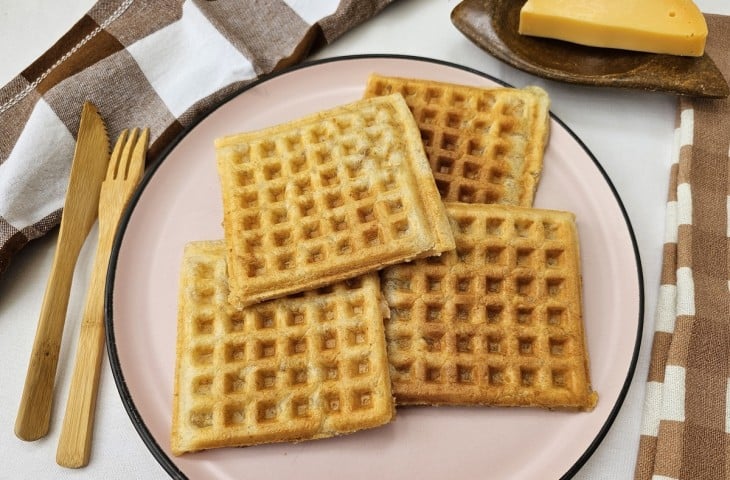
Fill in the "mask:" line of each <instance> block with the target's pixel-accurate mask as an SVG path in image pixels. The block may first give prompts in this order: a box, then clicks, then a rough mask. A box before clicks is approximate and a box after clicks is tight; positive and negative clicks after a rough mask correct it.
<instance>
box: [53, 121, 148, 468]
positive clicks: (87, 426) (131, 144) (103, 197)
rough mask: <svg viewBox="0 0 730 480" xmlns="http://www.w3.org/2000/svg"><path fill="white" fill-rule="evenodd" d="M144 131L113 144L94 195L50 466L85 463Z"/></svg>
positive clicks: (141, 165) (144, 142) (124, 135)
mask: <svg viewBox="0 0 730 480" xmlns="http://www.w3.org/2000/svg"><path fill="white" fill-rule="evenodd" d="M148 140H149V130H148V129H144V130H143V131H142V133H141V135H140V134H139V131H138V129H136V128H135V129H133V130H132V131H131V133H130V132H128V131H127V130H124V131H123V132H122V133H121V134H120V135H119V138H118V139H117V143H116V145H115V146H114V151H113V152H112V155H111V159H110V161H109V167H108V170H107V174H106V178H105V179H104V182H103V183H102V185H101V194H100V197H99V244H98V246H97V250H96V257H95V258H94V265H93V270H92V273H91V280H90V285H89V291H88V293H87V296H86V304H85V307H84V314H83V318H82V321H81V332H80V336H79V343H78V347H77V349H78V350H77V352H76V363H75V366H74V372H73V377H72V379H71V389H70V391H69V396H68V403H67V404H66V414H65V416H64V418H63V427H62V429H61V436H60V438H59V443H58V449H57V450H56V462H57V463H58V464H59V465H61V466H64V467H69V468H79V467H83V466H85V465H87V464H88V463H89V455H90V453H91V437H92V431H93V425H94V412H95V407H96V396H97V390H98V386H99V373H100V371H101V357H102V354H103V352H104V288H105V285H106V274H107V268H108V265H109V257H110V255H111V249H112V244H113V243H114V235H115V233H116V230H117V224H118V223H119V219H120V217H121V215H122V212H123V211H124V207H125V206H126V204H127V201H128V200H129V198H130V197H131V195H132V192H134V190H135V187H136V186H137V184H138V183H139V180H140V178H141V177H142V173H143V171H144V164H145V157H146V152H147V142H148Z"/></svg>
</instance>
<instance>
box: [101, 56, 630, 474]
mask: <svg viewBox="0 0 730 480" xmlns="http://www.w3.org/2000/svg"><path fill="white" fill-rule="evenodd" d="M378 58H382V59H396V60H410V61H420V62H426V63H433V64H438V65H443V66H447V67H451V68H455V69H458V70H464V71H466V72H469V73H473V74H475V75H478V76H480V77H483V78H486V79H488V80H491V81H493V82H495V83H498V84H500V85H504V86H507V87H510V86H511V85H509V84H508V83H506V82H504V81H502V80H500V79H498V78H495V77H493V76H491V75H489V74H487V73H484V72H481V71H479V70H476V69H473V68H470V67H466V66H464V65H459V64H456V63H451V62H448V61H445V60H437V59H432V58H426V57H419V56H415V55H392V54H364V55H346V56H339V57H332V58H326V59H321V60H313V61H307V62H304V63H301V64H298V65H295V66H292V67H290V68H287V69H284V70H281V71H279V72H276V73H274V74H271V75H267V76H265V77H262V78H259V79H258V80H256V81H254V82H252V83H250V84H247V85H246V86H245V87H243V88H241V89H240V90H238V91H236V92H234V93H233V94H231V95H230V96H228V97H227V98H224V99H223V100H222V101H221V102H220V103H219V104H217V105H216V106H215V107H214V108H212V109H211V110H210V111H208V112H207V113H206V114H205V115H201V116H200V117H199V118H198V119H197V120H196V121H195V123H194V124H192V125H191V126H189V127H188V128H186V129H185V130H183V131H182V132H181V133H180V134H179V135H177V136H176V137H175V139H174V140H173V141H172V142H171V143H170V144H169V145H168V146H167V147H166V148H165V149H164V150H163V151H162V152H161V153H160V154H159V156H158V158H156V159H154V161H153V162H152V163H151V166H150V167H149V168H148V169H147V172H146V173H145V176H144V178H143V179H142V181H141V182H140V185H139V186H138V188H137V190H136V191H135V193H134V195H133V196H132V198H131V199H130V201H129V204H128V205H127V208H126V210H125V212H124V214H123V215H122V219H121V221H120V224H119V228H118V230H117V234H116V237H115V239H114V246H113V248H112V254H111V259H110V263H109V271H108V274H107V279H106V290H105V294H104V320H105V324H106V342H107V347H108V352H109V363H110V365H111V370H112V374H113V376H114V382H115V383H116V386H117V390H118V391H119V395H120V396H121V399H122V404H123V405H124V408H125V409H126V411H127V414H128V415H129V417H130V419H131V421H132V424H133V425H134V428H135V429H136V430H137V433H138V434H139V435H140V437H141V438H142V441H143V442H144V443H145V445H146V446H147V448H148V449H149V451H150V452H151V453H152V456H153V457H154V458H155V460H157V462H158V463H159V464H160V465H161V466H162V468H163V469H164V470H165V471H166V472H167V473H168V474H169V475H170V477H172V478H174V479H187V478H188V477H187V476H186V475H185V474H184V473H183V472H182V471H181V470H180V469H179V468H178V467H177V465H175V463H174V462H173V460H172V459H171V458H170V457H169V456H168V455H167V454H166V453H165V452H164V451H163V450H162V448H161V447H160V445H159V444H158V443H157V440H155V438H154V436H153V435H152V433H151V432H150V431H149V429H148V428H147V425H145V423H144V420H143V419H142V416H141V415H140V413H139V411H138V410H137V407H136V405H135V404H134V401H133V399H132V394H131V392H130V391H129V389H128V388H127V383H126V381H125V379H124V373H123V372H122V368H121V363H120V362H119V355H118V352H117V348H116V339H115V336H114V318H113V310H114V281H115V278H116V268H117V261H118V259H119V249H120V247H121V243H122V240H123V238H124V233H125V232H126V229H127V225H128V224H129V219H130V217H131V216H132V213H133V212H134V209H135V207H136V205H137V202H138V201H139V199H140V197H141V195H142V192H143V191H144V190H145V188H146V187H147V184H148V183H149V182H150V180H151V179H152V177H153V176H154V175H155V172H156V171H157V169H158V168H159V167H160V165H161V164H162V163H163V162H164V161H165V159H166V158H167V157H168V155H169V154H170V152H172V150H174V149H175V147H176V146H177V144H178V143H180V141H181V140H182V139H183V138H184V137H185V136H186V135H187V134H188V133H189V132H190V131H191V130H193V129H194V128H195V127H196V126H197V125H198V124H199V123H200V122H202V121H203V120H204V119H205V118H206V117H208V116H209V115H211V114H212V113H213V112H215V111H216V110H217V109H218V108H219V107H221V106H222V105H224V104H226V103H227V102H229V101H230V100H232V99H233V98H235V97H237V96H238V95H241V94H243V93H245V92H246V91H248V90H250V89H252V88H254V87H255V86H257V85H259V84H261V83H264V82H266V81H268V80H270V79H272V78H276V77H279V76H282V75H287V74H290V73H292V72H296V71H297V70H301V69H304V68H309V67H312V66H316V65H320V64H325V63H332V62H342V61H357V60H363V59H370V60H372V59H378ZM550 117H551V118H552V120H555V121H556V122H557V123H558V124H559V125H560V126H561V127H562V128H563V129H565V131H566V132H568V133H569V134H570V135H571V137H572V138H573V139H574V140H575V142H576V143H578V144H579V145H580V147H581V148H582V149H583V150H584V151H585V152H586V154H587V155H588V156H589V157H590V159H591V160H592V161H593V164H594V165H595V167H596V168H597V169H598V171H599V172H600V173H601V175H602V176H603V179H604V180H605V182H606V184H607V185H608V187H609V188H610V189H611V192H612V193H613V196H614V198H615V200H616V203H617V205H618V206H619V208H620V210H621V214H622V215H623V217H624V221H625V223H626V228H627V230H628V232H629V236H630V237H631V243H632V248H633V250H634V256H635V258H636V272H637V277H638V278H637V281H638V289H639V318H638V325H637V331H636V342H635V345H634V351H633V355H632V358H631V364H630V365H629V370H628V372H627V374H626V379H625V380H624V384H623V386H622V387H621V391H620V392H619V396H618V399H617V400H616V403H615V404H614V406H613V408H612V409H611V412H610V413H609V415H608V418H607V419H606V421H605V422H604V424H603V426H602V427H601V429H600V430H599V432H598V434H597V435H596V437H595V438H594V439H593V441H592V442H591V444H590V445H589V446H588V448H587V449H586V450H585V452H583V454H582V455H581V456H580V457H578V459H577V460H576V461H575V463H574V464H573V465H572V467H571V468H570V469H569V470H568V471H567V472H566V473H565V474H564V475H563V476H562V477H561V480H565V479H569V478H571V477H573V476H574V475H575V474H576V473H577V472H578V470H580V468H581V467H582V466H583V465H584V464H585V463H586V461H587V460H588V459H589V458H590V456H591V455H592V454H593V453H594V452H595V451H596V449H597V448H598V445H600V443H601V441H603V439H604V438H605V436H606V434H607V433H608V430H609V429H610V428H611V425H613V422H614V421H615V420H616V416H617V415H618V412H619V410H620V409H621V406H622V405H623V403H624V400H625V399H626V394H627V392H628V389H629V387H630V385H631V379H632V378H633V376H634V372H635V370H636V362H637V360H638V356H639V348H640V346H641V337H642V332H643V324H644V281H643V271H642V268H641V259H640V256H639V249H638V245H637V242H636V236H635V234H634V230H633V227H632V226H631V221H630V220H629V216H628V214H627V212H626V208H625V207H624V204H623V202H622V201H621V198H620V197H619V195H618V191H617V190H616V187H615V186H614V185H613V183H612V182H611V179H610V178H609V177H608V174H607V173H606V171H605V170H604V168H603V166H602V165H601V164H600V163H599V162H598V160H597V159H596V157H595V156H594V155H593V153H592V152H591V151H590V150H589V149H588V148H587V147H586V145H585V144H584V143H583V142H582V141H581V139H580V138H578V136H577V135H576V134H575V133H574V132H573V131H572V130H571V129H570V128H568V126H567V125H566V124H565V123H563V121H562V120H560V119H559V118H557V117H556V116H555V115H553V114H552V112H551V113H550Z"/></svg>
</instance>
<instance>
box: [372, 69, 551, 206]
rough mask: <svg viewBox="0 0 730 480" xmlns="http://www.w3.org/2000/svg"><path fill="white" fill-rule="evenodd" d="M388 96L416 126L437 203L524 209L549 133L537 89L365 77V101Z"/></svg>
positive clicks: (530, 198)
mask: <svg viewBox="0 0 730 480" xmlns="http://www.w3.org/2000/svg"><path fill="white" fill-rule="evenodd" d="M392 93H400V94H402V95H403V97H404V98H405V100H406V103H407V104H408V106H409V107H410V109H411V111H412V112H413V115H414V117H415V118H416V122H417V123H418V127H419V128H420V130H421V136H422V137H423V144H424V147H425V149H426V154H427V156H428V159H429V162H430V164H431V168H432V169H433V172H434V177H435V178H436V185H437V186H438V189H439V191H440V192H441V195H442V197H443V199H444V201H448V202H464V203H500V204H505V205H520V206H523V207H531V206H532V203H533V199H534V197H535V190H536V188H537V184H538V181H539V179H540V174H541V171H542V160H543V154H544V151H545V146H546V144H547V139H548V132H549V111H548V110H549V104H550V102H549V98H548V95H547V93H546V92H545V91H544V90H543V89H541V88H539V87H534V86H533V87H526V88H522V89H517V88H501V87H500V88H478V87H470V86H465V85H455V84H450V83H443V82H434V81H429V80H419V79H409V78H397V77H384V76H381V75H377V74H373V75H371V76H370V78H369V79H368V83H367V87H366V90H365V98H372V97H376V96H379V95H387V94H392Z"/></svg>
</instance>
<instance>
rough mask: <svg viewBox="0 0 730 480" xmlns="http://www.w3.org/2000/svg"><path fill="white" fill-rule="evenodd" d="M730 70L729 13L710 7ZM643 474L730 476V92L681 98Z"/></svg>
mask: <svg viewBox="0 0 730 480" xmlns="http://www.w3.org/2000/svg"><path fill="white" fill-rule="evenodd" d="M707 22H708V28H709V31H710V36H709V38H708V45H707V52H708V53H709V55H710V56H711V57H712V59H713V60H714V61H715V63H717V65H718V67H719V68H720V70H721V71H722V72H723V74H724V75H725V78H730V53H728V52H730V17H723V16H719V15H707ZM677 125H678V126H677V130H676V136H675V149H674V151H675V155H676V158H675V162H674V164H673V165H672V170H671V176H670V186H669V196H668V201H667V209H666V238H665V243H664V252H663V266H662V276H661V286H660V290H659V294H658V305H657V311H656V318H655V322H656V323H655V333H654V338H653V347H652V352H651V363H650V365H649V378H648V384H647V390H646V398H645V402H644V412H643V419H642V425H641V440H640V443H639V455H638V460H637V464H636V470H635V478H636V480H649V479H652V480H670V479H683V480H684V479H686V480H702V479H708V480H709V479H712V480H718V479H727V478H730V222H729V221H728V219H729V217H730V214H729V213H730V212H729V211H730V100H729V99H724V100H707V99H692V98H682V99H680V101H679V106H678V110H677Z"/></svg>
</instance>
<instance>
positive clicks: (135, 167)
mask: <svg viewBox="0 0 730 480" xmlns="http://www.w3.org/2000/svg"><path fill="white" fill-rule="evenodd" d="M149 138H150V129H149V128H145V129H144V130H142V134H141V135H140V136H139V138H138V139H137V143H136V144H135V145H134V151H133V152H132V158H131V159H130V161H129V167H128V169H127V176H126V179H127V180H131V181H134V183H135V184H136V183H137V182H138V181H139V179H140V178H142V173H143V172H144V166H145V159H146V153H147V143H148V142H149Z"/></svg>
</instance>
